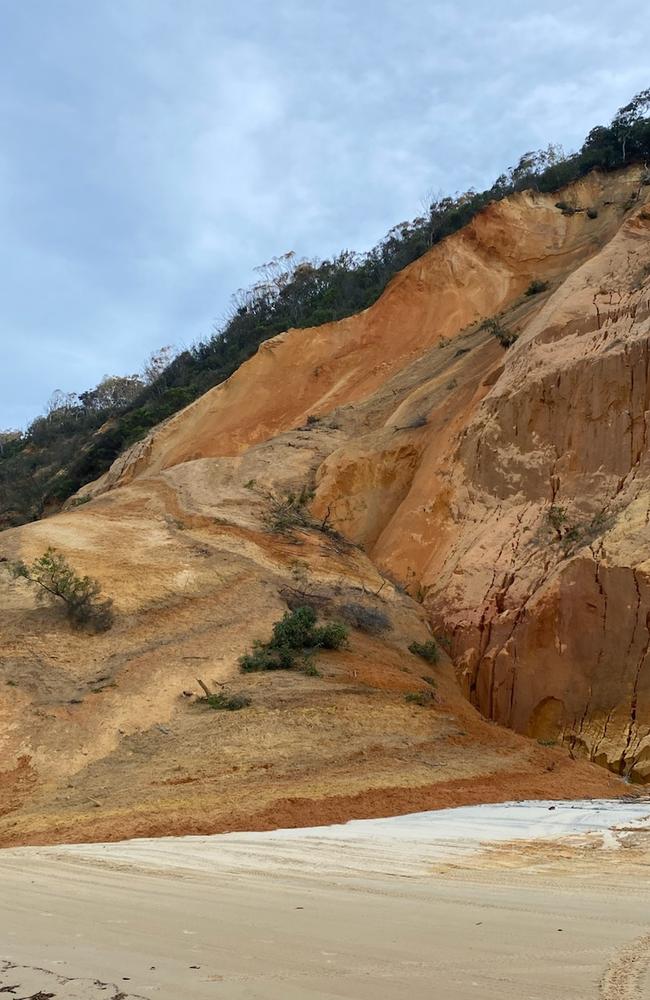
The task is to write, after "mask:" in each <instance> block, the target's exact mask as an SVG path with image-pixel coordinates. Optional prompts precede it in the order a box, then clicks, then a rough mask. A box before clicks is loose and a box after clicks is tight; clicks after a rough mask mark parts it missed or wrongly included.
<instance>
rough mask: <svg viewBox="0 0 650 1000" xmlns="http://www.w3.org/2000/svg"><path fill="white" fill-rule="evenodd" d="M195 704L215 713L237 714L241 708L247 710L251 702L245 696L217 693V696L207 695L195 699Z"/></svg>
mask: <svg viewBox="0 0 650 1000" xmlns="http://www.w3.org/2000/svg"><path fill="white" fill-rule="evenodd" d="M196 703H197V704H199V705H206V706H207V707H208V708H212V709H214V711H216V712H238V711H239V710H240V709H241V708H247V707H248V706H249V705H250V703H251V700H250V698H247V697H246V695H245V694H232V695H227V694H223V692H219V693H218V694H208V695H206V696H205V697H204V698H197V702H196Z"/></svg>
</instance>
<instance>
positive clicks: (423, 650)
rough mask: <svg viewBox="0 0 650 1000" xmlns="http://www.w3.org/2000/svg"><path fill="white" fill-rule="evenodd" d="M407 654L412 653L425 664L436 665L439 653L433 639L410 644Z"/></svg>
mask: <svg viewBox="0 0 650 1000" xmlns="http://www.w3.org/2000/svg"><path fill="white" fill-rule="evenodd" d="M409 653H413V655H414V656H421V657H422V659H423V660H426V661H427V663H437V662H438V660H439V659H440V652H439V650H438V644H437V643H436V641H435V639H429V640H428V641H427V642H415V641H414V642H412V643H411V645H410V646H409Z"/></svg>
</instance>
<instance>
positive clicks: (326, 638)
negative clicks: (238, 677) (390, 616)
mask: <svg viewBox="0 0 650 1000" xmlns="http://www.w3.org/2000/svg"><path fill="white" fill-rule="evenodd" d="M347 637H348V630H347V628H346V627H345V625H342V624H341V623H340V622H326V623H325V624H324V625H318V624H317V615H316V612H315V611H314V609H313V608H311V607H308V606H304V607H301V608H296V609H295V610H294V611H287V612H286V614H285V615H284V616H283V618H281V619H280V621H279V622H276V623H275V625H274V626H273V634H272V636H271V639H270V640H269V642H260V641H259V640H257V641H256V642H255V643H254V644H253V650H252V652H250V653H245V654H244V656H241V657H240V658H239V665H240V668H241V670H242V671H243V673H246V674H250V673H257V672H259V671H262V670H291V669H292V668H293V667H298V668H299V669H302V670H303V671H304V672H305V673H306V674H307V675H308V676H312V677H314V676H320V672H319V671H318V670H317V668H316V667H315V666H314V664H313V654H314V653H315V652H316V651H317V650H318V649H341V647H342V646H343V645H344V644H345V642H346V640H347Z"/></svg>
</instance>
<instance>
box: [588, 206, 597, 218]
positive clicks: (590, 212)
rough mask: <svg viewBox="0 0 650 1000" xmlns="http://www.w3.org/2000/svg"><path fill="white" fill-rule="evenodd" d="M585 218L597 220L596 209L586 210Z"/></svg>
mask: <svg viewBox="0 0 650 1000" xmlns="http://www.w3.org/2000/svg"><path fill="white" fill-rule="evenodd" d="M587 218H588V219H597V218H598V209H597V208H588V209H587Z"/></svg>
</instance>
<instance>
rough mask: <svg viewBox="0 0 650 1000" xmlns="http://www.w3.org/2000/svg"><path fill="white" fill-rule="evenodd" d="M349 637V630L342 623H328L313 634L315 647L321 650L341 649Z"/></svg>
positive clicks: (316, 629)
mask: <svg viewBox="0 0 650 1000" xmlns="http://www.w3.org/2000/svg"><path fill="white" fill-rule="evenodd" d="M347 637H348V630H347V628H346V627H345V625H342V624H341V622H328V623H327V625H320V626H319V627H318V628H315V629H314V631H313V633H312V641H313V644H314V646H319V647H320V648H321V649H341V647H342V646H344V645H345V642H346V640H347Z"/></svg>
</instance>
